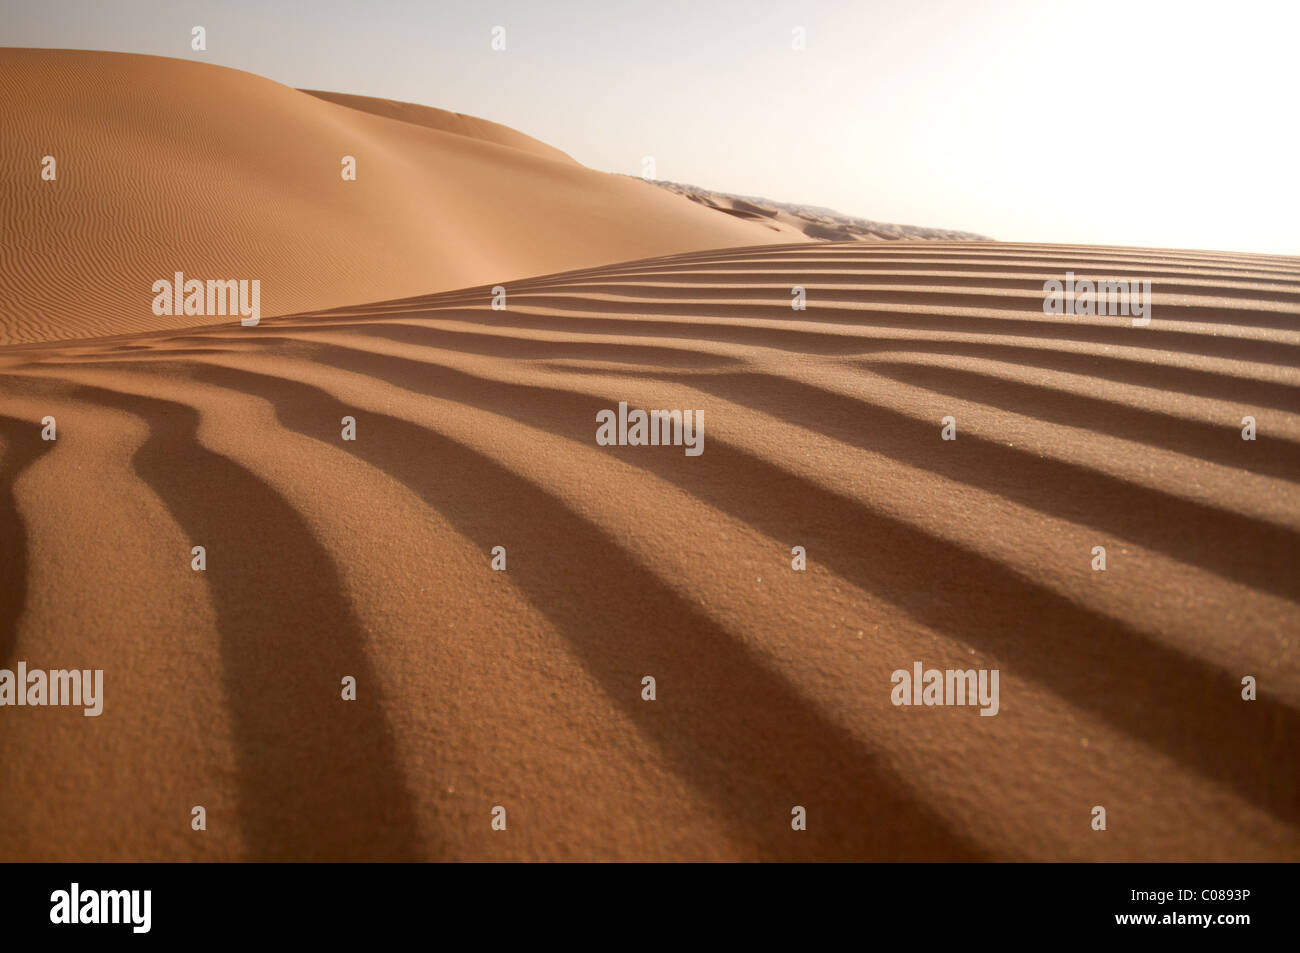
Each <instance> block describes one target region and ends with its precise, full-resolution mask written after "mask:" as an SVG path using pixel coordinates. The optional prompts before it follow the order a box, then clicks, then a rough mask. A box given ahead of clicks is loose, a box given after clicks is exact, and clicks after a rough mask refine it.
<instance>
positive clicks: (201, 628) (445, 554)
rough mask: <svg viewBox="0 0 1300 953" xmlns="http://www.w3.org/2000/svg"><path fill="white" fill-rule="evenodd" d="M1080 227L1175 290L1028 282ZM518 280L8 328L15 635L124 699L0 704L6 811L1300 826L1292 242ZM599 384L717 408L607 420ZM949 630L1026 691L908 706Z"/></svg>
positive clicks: (121, 853) (280, 840) (967, 660)
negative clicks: (972, 704)
mask: <svg viewBox="0 0 1300 953" xmlns="http://www.w3.org/2000/svg"><path fill="white" fill-rule="evenodd" d="M231 81H232V82H252V80H251V79H248V80H245V79H243V78H241V77H240V76H239V74H236V75H235V78H234V79H232V80H231ZM190 94H193V91H191V93H190ZM267 94H268V95H273V96H274V97H281V98H284V99H285V100H286V101H290V102H294V103H299V105H296V106H294V107H293V108H295V109H300V110H301V109H302V107H301V105H300V101H299V100H297V99H295V98H294V97H295V96H297V95H300V94H296V93H293V91H288V90H281V89H280V88H279V87H273V86H271V87H268V93H267ZM327 105H329V104H321V108H325V107H326V106H327ZM330 108H335V107H330ZM337 108H339V109H342V108H343V107H337ZM353 111H354V112H355V110H353ZM322 115H324V114H322ZM328 115H329V116H331V117H333V118H332V119H330V120H328V121H330V122H338V123H340V124H342V125H343V126H344V127H346V128H358V127H356V126H352V125H350V124H352V123H358V124H359V123H363V122H366V123H369V122H375V123H379V122H381V121H382V122H385V123H391V122H392V120H379V119H364V120H363V119H357V118H353V117H350V116H347V114H346V113H339V112H331V113H329V114H328ZM120 119H121V117H119V121H120ZM321 121H322V122H324V121H326V120H325V119H323V118H322V120H321ZM367 128H368V129H371V130H373V129H375V128H377V127H373V126H372V127H367ZM304 134H305V132H304ZM391 134H392V135H394V136H397V135H407V136H411V137H414V136H416V135H417V133H415V132H401V133H399V132H397V131H393V132H392V133H391ZM435 134H436V133H434V132H429V131H424V132H420V133H418V135H421V136H424V135H435ZM441 135H444V136H446V135H451V134H450V133H442V134H441ZM295 138H296V137H295ZM338 146H339V143H338V142H336V141H331V143H330V148H332V149H334V150H335V151H337V149H338ZM464 148H465V150H466V152H467V153H468V154H472V155H473V156H474V160H475V161H476V162H477V161H483V157H484V155H486V154H487V153H485V152H484V150H485V149H489V148H490V149H492V150H499V149H502V148H504V147H502V146H491V147H486V146H484V147H479V146H477V145H475V146H472V147H471V146H465V147H464ZM493 155H495V153H493ZM493 161H495V160H493ZM501 161H503V162H504V161H506V160H505V159H502V160H501ZM509 161H510V162H511V163H512V164H513V165H512V168H522V167H523V164H524V162H525V160H523V159H520V158H514V157H512V158H511V159H510V160H509ZM527 161H528V162H538V163H541V162H545V165H544V166H542V165H537V166H535V167H534V166H529V168H535V169H537V170H538V171H537V172H536V174H537V175H539V176H540V175H545V176H548V177H551V176H555V177H558V176H560V172H558V171H555V170H559V169H562V168H564V166H563V165H562V164H561V163H560V162H559V161H550V160H541V159H535V158H531V157H530V158H529V159H528V160H527ZM543 168H544V170H545V171H544V172H543V171H542V170H543ZM330 171H331V170H329V169H328V168H327V169H325V170H324V171H323V172H322V173H321V174H322V175H325V176H328V174H329V173H330ZM574 174H575V175H576V174H577V173H576V172H575V173H574ZM584 181H585V180H584ZM633 184H636V183H633ZM701 211H702V212H703V213H705V214H710V215H715V216H716V217H717V218H724V217H723V216H717V215H716V213H712V212H707V211H706V210H703V209H701ZM384 227H386V228H389V227H391V228H395V229H398V230H400V229H402V228H403V227H405V226H404V225H403V224H402V223H401V222H391V223H386V224H385V226H384ZM460 227H462V228H463V227H464V222H463V221H461V222H460ZM412 240H414V236H413V235H412ZM234 247H243V245H242V243H241V244H239V245H236V246H234ZM520 247H524V246H523V240H522V239H521V245H520ZM287 253H288V252H286V254H287ZM236 266H237V263H235V262H233V261H231V262H230V267H232V268H234V267H236ZM196 267H197V266H196ZM1067 270H1072V271H1075V272H1076V273H1079V274H1088V273H1092V274H1103V275H1108V276H1129V277H1149V278H1152V279H1153V281H1154V291H1155V297H1154V320H1153V321H1152V323H1151V325H1150V326H1149V327H1146V328H1134V327H1132V326H1130V325H1128V324H1127V323H1126V322H1125V321H1124V320H1121V319H1114V318H1102V317H1077V318H1053V317H1049V316H1046V315H1044V314H1043V313H1042V308H1041V303H1042V290H1041V289H1042V283H1043V281H1044V280H1045V279H1047V278H1052V277H1059V276H1061V275H1062V274H1063V273H1064V272H1065V271H1067ZM362 271H364V269H363V268H360V267H359V268H358V270H357V273H358V274H359V273H361V272H362ZM410 277H411V278H412V279H414V277H415V276H414V275H412V276H410ZM403 280H405V279H403ZM449 280H450V279H449ZM434 283H435V284H436V282H434ZM795 284H799V285H802V286H805V287H806V288H807V294H808V310H807V311H804V312H793V311H792V310H791V308H790V305H789V302H790V288H791V286H793V285H795ZM490 297H491V296H490V293H489V290H488V288H487V287H473V288H462V289H460V290H455V291H449V292H446V293H442V294H431V295H423V296H420V297H411V298H406V299H404V300H395V301H386V302H380V303H374V304H369V305H365V306H361V307H346V308H335V309H333V310H329V311H320V312H316V313H305V314H299V315H294V316H290V317H285V318H281V319H276V320H266V321H264V322H263V324H262V326H260V327H258V328H241V327H239V326H238V324H237V323H235V322H226V323H224V324H221V325H219V326H211V327H205V328H197V329H191V330H185V331H151V332H148V333H138V334H130V335H121V336H117V337H113V338H107V339H103V340H83V341H77V342H67V343H47V344H41V345H29V346H25V347H17V348H8V349H6V350H4V351H0V450H2V455H0V474H2V475H3V479H2V480H0V511H2V512H3V514H4V516H3V519H0V527H2V528H3V529H2V531H3V532H4V533H5V534H6V536H5V539H4V540H3V548H2V549H0V552H2V553H3V558H4V561H3V563H0V576H3V580H4V582H5V589H4V592H5V598H4V601H3V603H2V604H0V654H2V655H3V659H4V661H3V662H0V667H3V666H5V665H12V664H13V662H14V660H16V659H25V660H27V661H28V662H29V663H30V664H31V665H33V666H37V665H42V666H47V667H56V666H61V667H71V666H79V667H83V666H88V667H100V668H103V669H104V670H105V679H106V696H107V697H106V703H105V712H104V714H103V715H102V716H100V717H99V718H96V719H86V718H84V717H83V716H82V715H81V713H80V712H74V711H67V710H53V709H44V710H41V709H31V708H23V709H6V710H5V712H4V715H3V731H0V764H4V765H5V766H6V767H5V769H4V770H3V771H0V857H3V858H6V859H11V858H43V859H53V858H70V859H71V858H75V859H103V860H109V859H153V858H166V859H170V858H194V859H200V858H217V859H239V858H255V859H284V858H304V859H321V858H330V859H353V858H387V859H409V858H430V859H504V858H516V859H533V858H548V859H550V858H556V859H573V858H593V859H762V858H783V859H844V858H863V859H895V860H896V859H937V858H947V859H1112V860H1114V859H1133V860H1183V859H1211V860H1245V859H1289V860H1296V859H1300V795H1298V793H1297V792H1300V785H1298V784H1297V781H1298V780H1300V779H1298V778H1297V773H1298V772H1300V762H1298V761H1297V759H1296V757H1295V739H1296V738H1297V737H1298V736H1300V655H1298V654H1297V652H1296V643H1295V640H1296V637H1297V632H1300V579H1298V577H1297V573H1296V567H1297V558H1298V557H1300V542H1298V541H1300V403H1298V402H1297V397H1298V396H1300V372H1298V371H1297V366H1298V363H1300V362H1298V360H1297V357H1298V356H1300V260H1296V259H1286V258H1277V257H1268V256H1250V255H1235V254H1213V253H1202V252H1190V251H1188V252H1175V251H1154V250H1146V249H1126V248H1094V247H1076V246H1036V245H1018V244H1001V243H960V242H954V243H944V242H939V243H923V242H890V243H880V244H834V245H831V244H803V245H783V246H766V247H764V246H755V247H747V248H737V249H732V250H727V251H712V252H696V253H692V254H679V255H672V256H669V257H660V258H655V259H649V260H641V261H628V262H624V263H621V264H614V265H609V266H604V267H583V268H581V270H577V271H570V272H568V273H563V274H554V275H549V276H544V277H539V278H535V279H531V280H527V281H520V282H512V283H511V284H510V294H509V305H508V308H507V310H504V311H498V310H492V308H491V307H490ZM77 313H78V314H79V315H81V318H80V319H81V320H82V321H83V323H82V324H81V325H80V326H79V327H80V328H81V329H82V330H87V329H93V328H95V327H98V326H99V325H98V324H97V321H99V320H100V318H98V317H97V315H98V314H99V312H98V310H97V309H96V308H93V307H88V306H83V308H82V309H81V311H79V312H77ZM114 320H116V319H114ZM618 401H627V402H628V403H629V404H631V405H632V406H634V407H664V408H696V409H702V410H703V411H704V415H705V420H706V432H705V445H704V452H703V453H702V454H701V455H700V456H698V457H689V456H687V455H686V454H684V453H683V452H682V449H681V448H679V447H600V446H597V445H596V443H595V440H594V433H595V419H596V413H597V412H598V411H599V410H601V409H604V408H611V407H614V406H616V405H617V402H618ZM46 415H53V416H55V417H56V419H57V425H58V439H57V440H56V441H54V442H52V443H51V442H45V441H42V440H41V439H40V430H41V426H40V423H39V421H40V420H41V419H42V418H43V417H44V416H46ZM949 415H951V416H954V417H955V418H956V420H957V424H958V439H957V440H956V441H952V442H946V441H942V440H941V439H940V420H941V418H943V417H945V416H949ZM1245 415H1251V416H1254V417H1255V418H1256V419H1257V421H1258V427H1259V439H1258V440H1257V441H1254V442H1247V441H1243V440H1242V439H1241V435H1240V428H1241V419H1242V417H1243V416H1245ZM345 416H352V417H355V420H356V427H357V434H356V437H357V439H356V440H355V441H347V442H345V441H343V440H342V439H341V434H340V422H341V420H342V418H343V417H345ZM194 545H203V546H205V547H206V550H207V560H208V564H207V569H206V571H205V572H202V573H199V572H194V571H192V570H191V568H190V560H191V555H190V554H191V547H192V546H194ZM1098 545H1101V546H1105V547H1106V550H1107V552H1108V555H1109V565H1108V569H1107V571H1106V572H1104V573H1100V572H1094V571H1092V570H1091V568H1090V562H1091V560H1092V555H1091V553H1092V549H1093V547H1094V546H1098ZM495 546H504V547H506V550H507V554H508V557H507V558H508V565H507V568H506V571H504V572H495V571H493V570H492V569H491V566H490V559H491V556H490V553H491V550H492V549H493V547H495ZM794 546H804V547H806V549H807V556H808V569H807V571H806V572H795V571H793V570H792V569H791V549H792V547H794ZM918 660H919V661H922V662H923V663H924V664H925V665H926V666H933V667H937V668H997V669H999V671H1000V672H1001V703H1000V711H999V713H998V715H997V716H996V717H980V716H978V714H977V712H976V711H975V710H974V709H971V708H899V707H895V706H894V705H892V704H891V701H890V691H891V681H890V674H891V672H892V671H894V670H895V669H908V668H910V667H911V666H912V664H913V662H914V661H918ZM345 675H352V676H354V677H355V678H356V679H357V681H358V697H357V700H356V701H355V702H343V701H341V700H340V699H339V685H340V680H341V679H342V677H343V676H345ZM645 675H652V676H654V677H655V678H656V679H657V691H658V697H657V699H656V700H655V701H653V702H647V701H643V700H642V698H641V682H642V678H643V676H645ZM1244 675H1253V676H1256V677H1257V678H1258V679H1259V699H1258V700H1257V701H1254V702H1245V701H1242V700H1241V697H1240V690H1241V689H1240V681H1241V678H1242V676H1244ZM193 805H204V806H205V807H206V808H207V812H208V830H207V831H206V832H203V833H196V832H193V831H191V830H190V829H189V820H190V809H191V807H192V806H193ZM496 805H501V806H504V807H505V808H506V810H507V813H508V829H507V830H506V831H505V832H494V831H492V830H491V829H490V826H489V821H490V811H491V810H492V808H493V807H494V806H496ZM794 805H802V806H805V807H806V808H807V811H808V830H807V831H805V832H793V831H792V830H791V829H790V817H791V808H792V806H794ZM1095 805H1103V806H1105V807H1106V808H1107V811H1108V815H1109V826H1108V830H1106V831H1105V832H1097V831H1093V830H1092V829H1091V827H1090V820H1091V811H1092V808H1093V807H1094V806H1095Z"/></svg>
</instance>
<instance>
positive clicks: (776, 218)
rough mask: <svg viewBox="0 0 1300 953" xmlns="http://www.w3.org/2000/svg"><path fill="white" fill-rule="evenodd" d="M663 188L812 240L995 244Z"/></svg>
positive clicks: (675, 186)
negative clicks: (904, 240)
mask: <svg viewBox="0 0 1300 953" xmlns="http://www.w3.org/2000/svg"><path fill="white" fill-rule="evenodd" d="M653 181H654V184H655V185H657V186H659V187H660V188H664V189H667V190H668V191H670V192H675V193H676V194H678V195H684V196H685V197H686V198H688V199H690V200H691V201H692V202H697V203H699V204H700V205H703V206H704V207H705V208H711V209H714V210H716V211H719V212H723V213H725V214H727V215H732V216H735V217H736V218H740V219H744V220H746V221H751V222H762V223H766V224H768V225H770V226H773V227H777V226H786V227H789V228H792V229H794V230H795V231H797V232H802V233H803V234H804V235H805V236H807V237H808V238H811V239H814V240H816V241H824V242H871V241H899V240H901V239H905V238H906V239H912V240H917V239H920V240H924V241H991V240H992V239H990V238H988V237H987V236H985V235H977V234H975V233H974V232H958V231H953V230H952V229H947V228H929V227H925V226H921V225H891V224H889V223H887V222H873V221H871V220H870V219H865V218H854V217H853V216H852V215H845V214H844V213H843V212H837V211H835V210H834V209H830V208H822V207H821V206H819V205H796V204H794V203H791V202H776V201H773V200H772V199H765V198H759V197H758V196H753V195H732V194H730V193H728V192H713V191H710V190H709V189H702V188H700V187H699V186H697V185H684V184H682V183H681V182H669V181H667V180H664V179H657V180H653Z"/></svg>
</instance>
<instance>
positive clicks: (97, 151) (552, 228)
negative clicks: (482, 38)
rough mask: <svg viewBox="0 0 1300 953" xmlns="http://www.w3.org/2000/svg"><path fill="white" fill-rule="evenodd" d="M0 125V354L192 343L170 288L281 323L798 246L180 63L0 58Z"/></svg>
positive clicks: (622, 181) (408, 120)
mask: <svg viewBox="0 0 1300 953" xmlns="http://www.w3.org/2000/svg"><path fill="white" fill-rule="evenodd" d="M0 126H2V127H3V137H2V139H0V150H2V151H0V206H2V207H3V208H4V211H5V222H4V229H5V239H4V241H3V242H2V243H0V275H2V276H3V281H0V344H5V343H19V342H29V341H41V340H48V339H58V338H76V337H85V336H93V335H105V334H117V333H123V332H130V331H145V330H150V329H153V328H158V327H180V326H184V325H185V324H187V323H188V324H194V323H196V322H195V321H194V320H193V319H192V318H191V320H189V321H188V322H187V321H186V319H185V318H184V317H183V316H181V317H175V316H173V317H162V318H159V317H156V316H154V314H153V313H152V311H151V302H152V300H153V295H152V293H151V291H150V288H151V286H152V283H153V282H154V281H156V280H159V279H162V278H170V277H171V276H172V275H173V273H174V272H176V271H181V272H182V273H183V274H184V275H186V276H187V277H194V278H199V279H203V280H206V279H220V280H224V279H249V280H251V279H254V278H256V279H259V280H260V282H261V289H262V302H261V304H262V313H263V314H264V315H274V314H283V313H286V312H290V311H302V310H307V309H313V308H326V307H336V306H339V305H344V304H351V303H359V302H364V301H373V300H377V299H383V298H394V297H401V296H407V295H415V294H428V293H429V292H432V291H439V290H446V289H451V288H458V287H463V286H466V285H473V284H481V283H493V282H498V281H509V280H514V279H519V278H523V277H526V276H528V275H538V274H544V273H547V272H554V271H559V270H563V269H569V268H577V267H586V266H591V265H598V264H605V263H610V262H616V261H621V260H624V259H629V258H640V257H645V256H648V255H661V254H668V253H675V252H681V251H688V250H694V249H705V248H718V247H729V246H737V245H754V244H762V243H766V242H789V241H792V240H796V239H800V238H802V236H801V235H800V234H799V233H798V232H797V231H795V230H793V229H780V230H775V231H774V230H773V229H771V228H768V227H765V226H763V225H758V224H754V223H752V222H745V221H741V220H739V219H729V218H727V217H725V216H720V215H716V214H714V213H712V212H710V211H708V210H706V209H703V208H700V207H698V206H696V205H694V204H692V203H689V202H684V201H681V200H680V199H679V198H677V197H675V196H672V195H669V194H667V193H662V192H659V191H658V190H654V189H648V188H646V186H645V185H644V184H643V183H638V182H634V181H632V180H630V179H628V178H626V177H624V176H618V175H611V174H607V173H601V172H594V171H592V170H590V169H586V168H584V167H583V166H581V165H579V164H577V163H576V162H574V161H573V160H572V159H570V158H569V157H568V156H566V155H565V154H564V153H562V152H560V151H559V150H557V149H552V148H551V147H549V146H546V145H544V144H542V143H540V142H537V141H536V140H534V139H531V138H530V137H528V136H525V135H522V134H521V133H517V132H515V131H514V130H511V129H507V128H506V127H504V126H500V125H498V124H496V123H491V122H487V121H485V120H479V119H475V118H473V117H468V116H460V115H457V114H455V113H449V112H445V111H443V110H438V109H431V108H426V107H422V106H414V105H410V104H405V103H392V102H388V101H385V100H377V99H367V98H365V97H354V96H345V95H341V94H336V93H310V94H309V93H306V92H303V91H300V90H296V89H291V88H290V87H288V86H282V85H280V84H279V83H275V82H272V81H271V80H268V79H264V78H262V77H259V76H254V75H252V74H250V73H244V72H240V71H238V70H232V69H225V68H223V67H218V66H211V65H207V64H203V63H197V62H191V61H188V60H178V59H167V58H161V57H152V56H138V55H132V54H125V53H96V52H82V51H67V50H26V49H0ZM47 155H49V156H53V157H54V158H55V160H56V163H57V165H56V172H57V178H56V179H55V180H54V181H44V180H42V178H41V172H42V159H43V157H45V156H47ZM345 155H351V156H354V157H355V158H356V164H357V178H356V181H352V182H349V181H344V180H343V179H342V177H341V174H340V173H341V171H342V157H343V156H345Z"/></svg>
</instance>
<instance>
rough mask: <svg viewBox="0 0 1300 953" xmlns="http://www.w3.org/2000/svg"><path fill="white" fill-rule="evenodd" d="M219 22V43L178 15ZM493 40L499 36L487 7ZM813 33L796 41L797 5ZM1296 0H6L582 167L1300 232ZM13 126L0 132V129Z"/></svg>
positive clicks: (1192, 227)
mask: <svg viewBox="0 0 1300 953" xmlns="http://www.w3.org/2000/svg"><path fill="white" fill-rule="evenodd" d="M195 25H201V26H203V27H204V28H205V30H206V32H207V50H206V52H195V51H193V50H191V49H190V31H191V28H192V27H193V26H195ZM498 26H499V27H504V29H505V49H504V50H493V49H492V35H493V28H494V27H498ZM796 28H799V29H801V30H802V31H803V35H804V36H805V37H806V44H805V45H806V48H805V49H795V48H794V47H795V43H794V39H795V30H796ZM1298 35H1300V0H1231V2H1200V0H1072V2H1060V0H824V2H823V0H771V2H767V0H740V2H733V0H656V2H630V0H629V2H625V0H594V2H576V0H524V2H498V0H454V2H438V0H426V2H417V0H408V2H397V0H368V2H364V3H344V2H340V0H316V2H277V0H215V2H191V0H170V2H143V0H119V2H114V3H102V2H95V0H82V2H61V0H43V2H38V3H24V4H21V5H19V4H16V3H5V5H4V6H3V8H2V9H0V45H2V46H27V47H51V48H70V49H94V50H115V51H122V52H133V53H149V54H154V55H160V56H173V57H179V58H184V59H201V60H203V61H205V62H211V63H215V64H218V65H222V66H229V67H234V68H236V69H242V70H247V71H249V72H252V73H256V74H258V75H261V76H265V77H268V78H270V79H273V80H276V81H278V82H281V83H285V84H287V85H291V86H297V87H302V88H314V89H326V90H335V91H339V92H348V93H358V94H361V95H367V96H379V97H384V98H388V99H398V100H404V101H407V102H415V103H421V104H424V105H429V106H438V107H441V108H444V109H450V110H454V111H456V112H461V113H468V114H470V115H475V116H481V117H483V118H486V119H491V120H494V121H496V122H500V123H504V124H505V125H507V126H512V127H514V128H516V129H518V130H520V131H522V132H525V133H528V134H529V135H532V136H534V137H536V138H538V139H541V140H543V141H544V142H547V143H550V144H551V145H554V146H556V147H557V148H560V149H562V150H564V151H565V152H568V153H569V154H570V155H572V156H573V157H574V158H576V159H578V160H579V161H580V162H582V163H584V164H585V165H588V166H591V167H592V168H596V169H602V170H605V171H610V172H623V173H627V174H631V175H639V174H641V171H642V160H643V158H644V157H645V156H653V157H654V159H655V175H656V176H657V177H658V178H661V179H669V180H672V181H676V182H687V183H691V184H693V185H698V186H701V187H704V188H709V189H714V190H717V191H723V192H732V193H737V194H742V195H758V196H763V197H766V198H770V199H775V200H778V201H785V202H794V203H799V204H806V205H821V206H827V207H830V208H834V209H836V210H838V211H840V212H844V213H846V214H849V215H856V216H861V217H863V218H869V219H874V220H876V221H883V222H897V223H902V224H912V225H926V226H931V227H935V228H953V229H961V230H965V231H972V232H978V233H981V234H984V235H988V236H991V237H993V238H998V239H1002V240H1006V241H1045V242H1070V243H1095V244H1118V245H1142V246H1161V247H1171V248H1204V249H1216V250H1229V251H1250V252H1269V253H1276V254H1290V255H1300V174H1298V173H1300V161H1298V158H1300V156H1298V153H1300V131H1298V128H1297V126H1298V121H1300V108H1298V106H1300V56H1297V52H1296V38H1297V36H1298ZM2 134H3V133H2V132H0V135H2Z"/></svg>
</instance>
